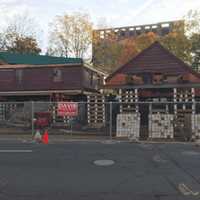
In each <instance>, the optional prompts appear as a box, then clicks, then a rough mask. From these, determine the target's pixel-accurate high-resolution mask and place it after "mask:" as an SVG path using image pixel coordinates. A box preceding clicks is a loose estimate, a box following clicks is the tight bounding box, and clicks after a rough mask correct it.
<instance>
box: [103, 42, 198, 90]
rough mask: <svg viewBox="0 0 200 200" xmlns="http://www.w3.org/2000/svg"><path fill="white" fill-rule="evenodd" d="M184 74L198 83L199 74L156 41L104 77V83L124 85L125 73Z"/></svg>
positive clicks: (191, 80)
mask: <svg viewBox="0 0 200 200" xmlns="http://www.w3.org/2000/svg"><path fill="white" fill-rule="evenodd" d="M158 72H159V73H161V74H163V75H172V76H173V75H175V76H180V75H181V76H185V77H187V78H188V81H189V82H190V83H200V74H198V73H197V72H195V71H193V70H192V68H191V67H190V66H188V65H186V64H185V63H184V62H182V61H181V60H180V59H178V58H177V57H176V56H174V55H173V54H172V53H170V52H169V51H168V50H166V49H165V48H164V47H163V46H162V45H160V44H159V43H158V42H155V43H154V44H152V45H151V46H150V47H148V48H147V49H145V50H144V51H142V52H141V53H140V54H138V55H137V56H136V57H135V58H133V59H132V60H130V61H129V62H128V63H126V64H125V65H123V66H122V67H120V68H119V69H118V70H116V71H115V72H114V73H113V74H111V75H110V76H109V77H108V78H107V79H106V85H109V86H111V85H113V86H114V85H120V84H121V85H124V84H125V76H126V75H137V74H139V75H141V74H147V75H148V74H149V75H150V74H151V75H153V74H156V73H158Z"/></svg>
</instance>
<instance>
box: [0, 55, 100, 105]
mask: <svg viewBox="0 0 200 200" xmlns="http://www.w3.org/2000/svg"><path fill="white" fill-rule="evenodd" d="M102 83H103V73H100V72H98V71H97V70H95V69H92V68H90V67H88V66H86V65H85V64H84V63H83V60H82V59H78V58H59V57H51V56H39V55H27V54H12V53H8V52H1V53H0V97H1V100H2V101H28V100H40V101H43V100H47V101H49V100H53V101H61V100H62V101H63V100H74V101H83V100H84V101H85V100H86V95H88V94H94V93H98V87H99V85H100V84H102Z"/></svg>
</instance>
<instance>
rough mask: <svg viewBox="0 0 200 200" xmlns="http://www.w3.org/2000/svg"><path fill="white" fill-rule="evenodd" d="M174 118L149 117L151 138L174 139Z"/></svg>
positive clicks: (170, 115) (160, 115)
mask: <svg viewBox="0 0 200 200" xmlns="http://www.w3.org/2000/svg"><path fill="white" fill-rule="evenodd" d="M173 121H174V116H173V115H172V114H161V113H157V114H152V115H149V138H173V137H174V125H173Z"/></svg>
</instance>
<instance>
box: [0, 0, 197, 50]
mask: <svg viewBox="0 0 200 200" xmlns="http://www.w3.org/2000/svg"><path fill="white" fill-rule="evenodd" d="M190 9H200V0H0V19H1V20H0V27H1V26H4V25H6V22H7V20H8V19H9V18H10V17H12V16H13V15H15V14H19V13H23V12H27V13H29V14H30V15H31V16H32V17H34V18H35V19H36V21H37V23H39V25H40V27H41V29H43V30H44V33H41V41H43V44H42V47H43V49H45V45H46V41H47V39H46V38H47V28H48V24H49V22H51V21H52V20H53V18H54V17H55V16H56V15H62V14H64V13H71V12H74V11H84V12H88V13H89V14H90V16H91V19H92V21H93V23H94V24H95V25H96V24H98V21H99V20H100V19H101V20H102V19H106V24H108V25H109V26H114V27H115V26H127V25H128V26H130V25H142V24H148V23H156V22H162V21H170V20H177V19H181V17H182V16H183V15H185V14H186V13H187V11H188V10H190Z"/></svg>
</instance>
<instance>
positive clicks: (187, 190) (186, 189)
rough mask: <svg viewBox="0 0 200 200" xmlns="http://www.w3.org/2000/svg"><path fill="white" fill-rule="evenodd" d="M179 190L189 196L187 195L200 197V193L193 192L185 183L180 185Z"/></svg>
mask: <svg viewBox="0 0 200 200" xmlns="http://www.w3.org/2000/svg"><path fill="white" fill-rule="evenodd" d="M178 189H179V190H180V192H181V193H182V194H183V195H185V196H187V195H193V196H197V195H199V192H193V191H192V190H191V189H190V188H189V187H188V186H186V185H185V184H184V183H181V184H179V186H178Z"/></svg>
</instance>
